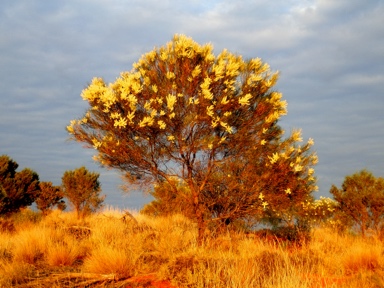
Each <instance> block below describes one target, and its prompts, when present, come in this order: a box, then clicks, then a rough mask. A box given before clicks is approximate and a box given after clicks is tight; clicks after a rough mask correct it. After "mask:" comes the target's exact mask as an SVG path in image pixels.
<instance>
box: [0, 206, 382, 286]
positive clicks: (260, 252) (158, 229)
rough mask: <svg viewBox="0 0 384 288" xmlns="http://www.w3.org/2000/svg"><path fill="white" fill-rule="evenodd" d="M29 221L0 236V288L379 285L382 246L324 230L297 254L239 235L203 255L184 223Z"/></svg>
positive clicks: (109, 214)
mask: <svg viewBox="0 0 384 288" xmlns="http://www.w3.org/2000/svg"><path fill="white" fill-rule="evenodd" d="M23 213H24V212H23ZM27 213H28V215H19V216H17V221H15V230H14V231H1V232H0V287H12V286H17V285H26V283H28V285H29V287H60V285H61V284H60V283H64V282H63V281H65V283H69V282H71V281H72V282H73V283H82V284H81V285H83V286H86V285H91V284H92V283H93V284H92V285H96V284H95V283H98V284H97V285H101V284H100V283H103V285H107V284H108V283H109V284H110V285H113V284H112V283H118V282H119V283H120V282H121V281H128V280H126V279H129V278H130V277H133V276H140V275H149V274H150V275H156V278H157V279H162V280H169V281H170V282H172V283H173V284H174V286H176V287H308V288H309V287H359V288H361V287H382V286H383V285H384V283H383V281H382V279H383V276H384V245H383V242H381V241H379V240H378V239H376V238H366V239H363V238H361V237H358V236H353V235H347V234H345V235H339V234H337V233H336V232H334V231H332V230H331V229H329V228H317V229H315V230H314V231H313V233H312V240H311V241H310V242H309V243H307V244H305V245H304V246H302V247H289V246H287V245H278V244H274V243H270V242H265V241H263V240H262V239H259V238H257V237H250V236H249V235H245V234H243V233H240V232H237V233H235V232H228V233H224V234H223V235H220V236H217V237H212V238H209V239H207V240H206V242H205V244H204V245H203V246H201V247H200V246H198V245H197V232H196V226H195V225H194V223H192V222H191V221H189V220H188V219H186V218H185V217H183V216H181V215H173V216H169V217H159V218H151V217H149V216H145V215H141V214H139V213H131V214H133V215H134V219H133V218H132V217H125V218H124V215H126V214H125V211H120V210H118V209H114V208H111V207H109V208H108V209H106V210H104V211H102V212H100V213H98V214H94V215H91V216H89V217H87V218H86V219H83V220H79V219H77V217H76V215H75V214H74V213H71V212H60V211H54V212H53V213H51V214H49V215H48V216H47V217H45V218H40V219H39V217H37V216H33V215H32V214H31V211H28V212H27ZM31 218H32V219H35V220H33V221H31ZM36 219H38V220H36ZM72 282H71V283H72ZM42 283H44V285H43V284H42ZM121 283H124V282H121ZM73 285H74V286H73V287H75V284H73ZM79 285H80V284H79ZM380 285H381V286H380ZM78 287H82V286H78ZM105 287H107V286H105Z"/></svg>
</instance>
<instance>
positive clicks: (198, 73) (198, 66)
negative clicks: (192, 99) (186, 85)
mask: <svg viewBox="0 0 384 288" xmlns="http://www.w3.org/2000/svg"><path fill="white" fill-rule="evenodd" d="M200 73H201V67H200V65H197V66H196V67H195V68H194V69H193V71H192V77H193V78H196V77H197V76H199V75H200Z"/></svg>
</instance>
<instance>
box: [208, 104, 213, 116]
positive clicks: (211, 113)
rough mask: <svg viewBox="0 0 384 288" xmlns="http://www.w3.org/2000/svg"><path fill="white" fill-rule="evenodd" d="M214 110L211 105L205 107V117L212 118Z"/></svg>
mask: <svg viewBox="0 0 384 288" xmlns="http://www.w3.org/2000/svg"><path fill="white" fill-rule="evenodd" d="M214 108H215V107H213V105H211V106H208V107H207V115H208V116H210V117H213V109H214Z"/></svg>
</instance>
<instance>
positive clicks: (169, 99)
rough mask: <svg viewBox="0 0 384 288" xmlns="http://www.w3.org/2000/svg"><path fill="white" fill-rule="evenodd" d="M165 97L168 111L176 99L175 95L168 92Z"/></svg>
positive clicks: (171, 108) (171, 109)
mask: <svg viewBox="0 0 384 288" xmlns="http://www.w3.org/2000/svg"><path fill="white" fill-rule="evenodd" d="M166 99H167V107H168V109H169V111H173V108H174V105H175V103H176V100H177V98H176V96H175V95H171V94H168V96H167V98H166Z"/></svg>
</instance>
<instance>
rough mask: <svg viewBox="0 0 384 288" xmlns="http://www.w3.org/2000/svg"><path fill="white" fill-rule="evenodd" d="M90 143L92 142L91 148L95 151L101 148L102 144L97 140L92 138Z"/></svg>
mask: <svg viewBox="0 0 384 288" xmlns="http://www.w3.org/2000/svg"><path fill="white" fill-rule="evenodd" d="M92 142H93V148H95V149H97V148H99V147H101V144H102V143H101V142H99V140H97V139H96V138H93V139H92Z"/></svg>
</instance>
